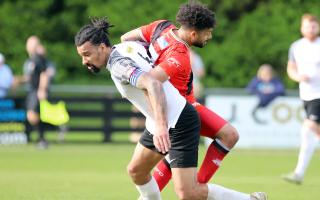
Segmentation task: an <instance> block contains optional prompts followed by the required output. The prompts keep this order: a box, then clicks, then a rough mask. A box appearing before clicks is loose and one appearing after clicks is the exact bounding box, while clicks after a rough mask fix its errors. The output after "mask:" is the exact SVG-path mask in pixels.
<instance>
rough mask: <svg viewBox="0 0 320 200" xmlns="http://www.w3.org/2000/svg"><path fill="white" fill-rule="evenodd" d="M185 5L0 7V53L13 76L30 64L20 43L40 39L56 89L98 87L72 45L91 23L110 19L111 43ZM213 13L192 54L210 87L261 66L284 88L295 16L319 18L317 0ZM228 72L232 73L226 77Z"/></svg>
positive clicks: (170, 1)
mask: <svg viewBox="0 0 320 200" xmlns="http://www.w3.org/2000/svg"><path fill="white" fill-rule="evenodd" d="M184 2H185V1H182V0H161V1H160V0H153V1H149V0H120V1H112V0H91V1H89V0H33V1H24V0H2V1H0V34H1V36H2V39H1V41H0V52H2V53H3V54H4V55H5V56H6V59H7V63H8V64H9V65H10V66H11V67H12V68H13V71H14V72H15V74H21V73H22V64H23V62H24V60H25V59H26V58H27V54H26V52H25V41H26V39H27V38H28V36H30V35H38V36H39V37H40V38H41V39H42V41H43V43H44V44H45V46H46V47H47V50H48V55H49V57H50V59H51V60H53V61H54V62H55V63H56V65H57V67H58V74H57V77H56V82H59V83H70V82H72V83H79V82H82V83H86V82H87V83H88V82H90V83H92V82H96V83H98V82H103V83H105V81H106V78H105V76H103V75H99V76H98V77H97V76H92V75H89V76H88V75H87V73H88V72H87V71H86V70H84V69H83V67H82V68H81V67H80V66H81V59H79V57H78V55H77V53H76V50H75V48H74V43H73V38H74V35H75V34H76V32H77V31H78V30H79V28H80V27H81V26H83V25H84V24H85V23H87V22H88V21H89V19H88V17H89V16H107V17H108V18H109V20H110V21H111V23H112V24H114V25H115V27H114V28H112V29H111V40H112V41H113V43H118V42H119V41H120V40H119V38H120V36H121V35H122V34H123V33H125V32H127V31H129V30H131V29H133V28H136V27H138V26H140V25H142V24H147V23H149V22H151V21H153V20H156V19H169V20H172V21H174V20H175V14H176V12H177V10H178V8H179V5H180V4H181V3H184ZM203 2H205V3H206V4H208V6H209V7H210V8H211V9H212V10H214V11H215V13H216V16H217V20H218V26H217V27H216V29H215V30H214V37H213V39H212V41H211V42H209V44H208V45H207V46H206V47H205V48H203V49H196V51H198V52H199V53H200V54H201V56H202V58H203V60H204V62H205V64H206V72H207V76H206V77H205V78H204V83H205V85H206V86H207V87H243V86H245V85H246V84H247V83H248V81H249V80H250V79H251V77H252V76H254V74H255V73H256V70H257V68H258V67H259V65H261V64H262V63H270V64H272V65H273V66H274V67H275V68H276V70H277V72H278V74H279V75H280V76H281V78H282V79H283V80H284V81H285V83H286V85H287V86H288V87H294V86H295V85H294V83H293V82H292V81H290V80H288V78H287V75H286V62H287V54H288V53H287V52H288V48H289V46H290V44H291V43H292V42H293V41H294V40H296V39H298V38H299V37H300V35H299V26H300V16H301V15H302V14H303V13H304V12H310V13H313V14H315V15H317V16H320V10H319V9H318V7H317V6H316V5H318V3H319V2H318V1H317V0H308V1H305V0H288V1H284V0H280V1H278V0H243V1H238V0H223V1H222V0H211V1H210V0H203ZM230 72H232V73H230Z"/></svg>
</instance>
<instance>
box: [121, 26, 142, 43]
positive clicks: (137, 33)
mask: <svg viewBox="0 0 320 200" xmlns="http://www.w3.org/2000/svg"><path fill="white" fill-rule="evenodd" d="M120 40H121V42H125V41H141V42H143V41H144V40H143V38H142V37H141V30H140V28H136V29H134V30H131V31H129V32H127V33H125V34H123V35H122V36H121V37H120Z"/></svg>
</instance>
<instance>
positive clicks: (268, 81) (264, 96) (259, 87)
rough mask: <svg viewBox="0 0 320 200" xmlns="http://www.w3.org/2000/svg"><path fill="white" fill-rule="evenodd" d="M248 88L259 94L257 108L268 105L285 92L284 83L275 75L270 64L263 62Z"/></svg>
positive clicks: (252, 92) (251, 91) (249, 90)
mask: <svg viewBox="0 0 320 200" xmlns="http://www.w3.org/2000/svg"><path fill="white" fill-rule="evenodd" d="M246 89H247V91H248V92H250V93H251V94H255V95H257V96H258V98H259V102H258V105H257V106H256V109H257V108H264V107H266V106H268V105H269V103H270V102H272V100H274V99H275V98H276V97H278V96H281V95H284V94H285V88H284V86H283V83H282V82H281V80H280V79H279V78H277V77H276V76H275V73H274V70H273V68H272V66H271V65H269V64H263V65H261V66H260V67H259V69H258V72H257V76H256V77H254V78H253V79H252V80H251V81H250V83H249V85H248V86H247V88H246Z"/></svg>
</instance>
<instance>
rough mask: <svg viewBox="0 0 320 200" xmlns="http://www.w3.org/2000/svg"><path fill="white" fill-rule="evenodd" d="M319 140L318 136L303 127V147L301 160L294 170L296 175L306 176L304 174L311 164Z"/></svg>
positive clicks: (300, 153)
mask: <svg viewBox="0 0 320 200" xmlns="http://www.w3.org/2000/svg"><path fill="white" fill-rule="evenodd" d="M318 141H319V139H318V138H317V136H316V134H315V133H314V132H313V131H312V130H311V129H310V128H308V127H302V130H301V146H300V152H299V159H298V163H297V166H296V169H295V170H294V173H295V174H296V175H298V176H300V177H303V176H304V173H305V171H306V169H307V167H308V165H309V163H310V160H311V157H312V155H313V153H314V150H315V148H316V147H317V144H318Z"/></svg>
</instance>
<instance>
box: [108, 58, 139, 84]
mask: <svg viewBox="0 0 320 200" xmlns="http://www.w3.org/2000/svg"><path fill="white" fill-rule="evenodd" d="M109 66H110V67H109V70H110V72H111V74H112V75H113V76H114V77H115V78H117V79H118V80H120V82H121V83H122V84H131V85H133V86H136V83H137V80H138V78H139V76H140V75H141V74H142V73H144V72H143V71H142V70H141V69H140V68H139V67H138V65H137V64H136V62H134V61H133V60H132V59H131V58H129V57H124V56H122V55H120V54H119V53H118V52H113V53H112V54H111V56H110V59H109Z"/></svg>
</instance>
